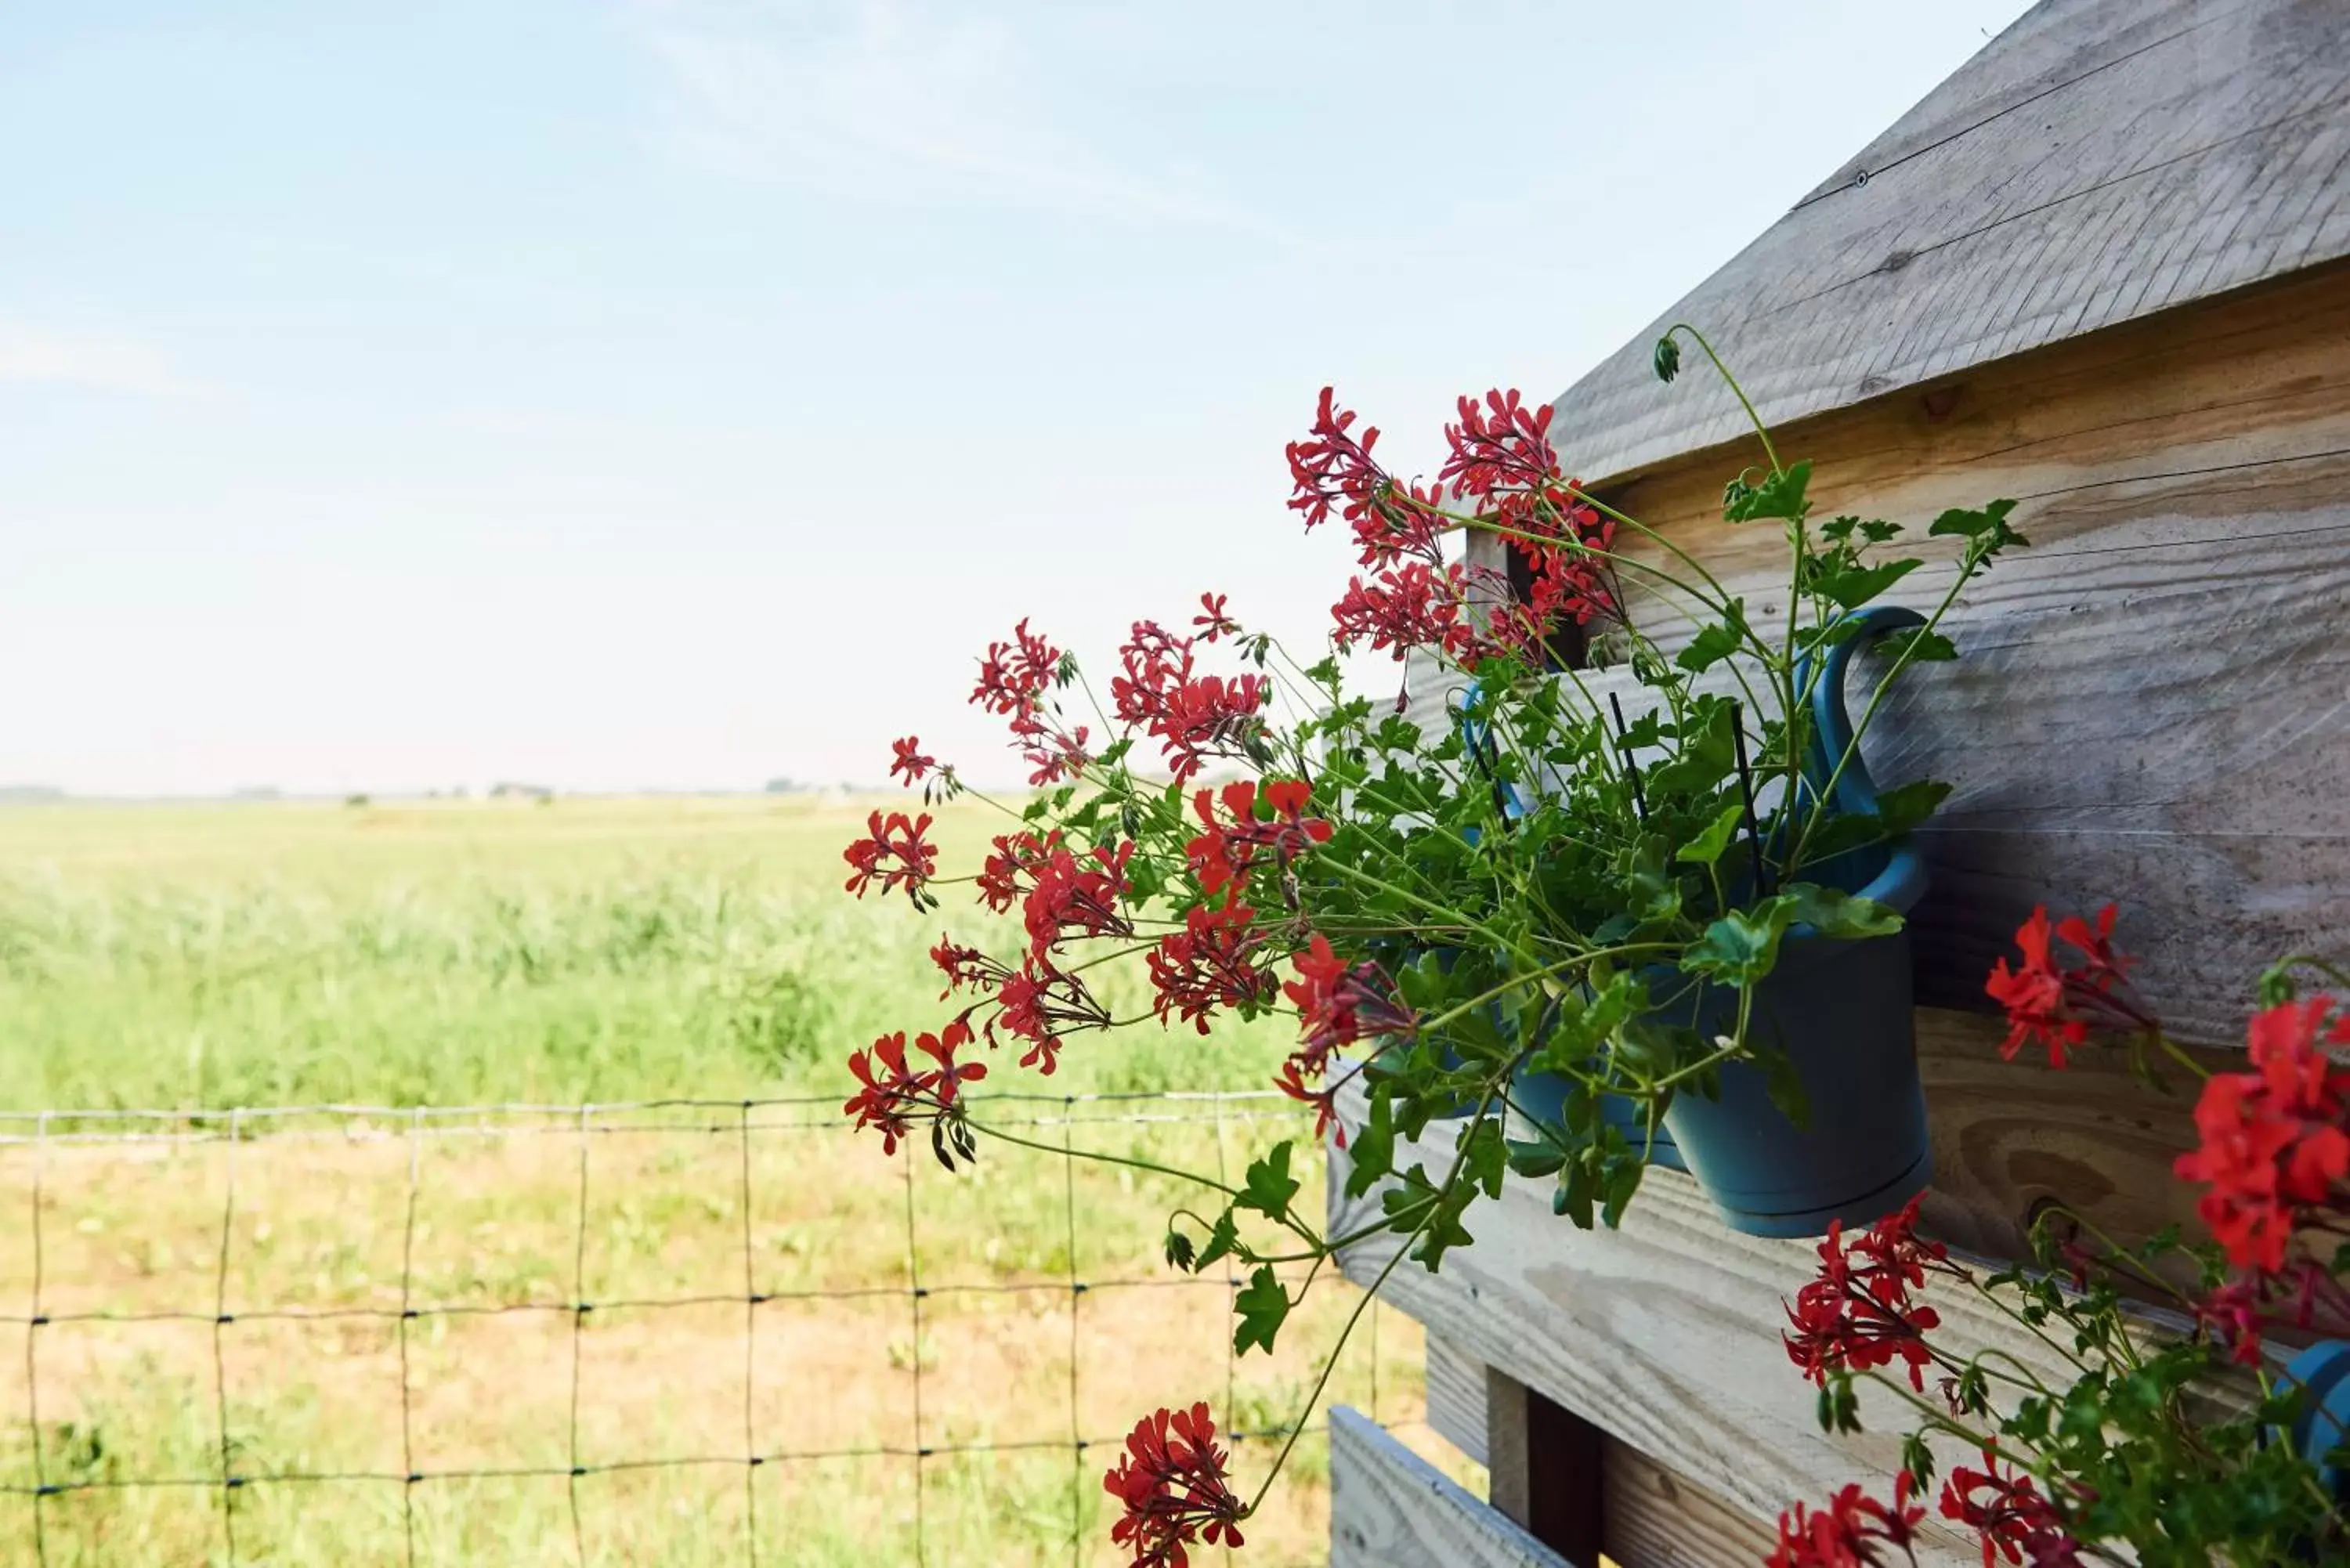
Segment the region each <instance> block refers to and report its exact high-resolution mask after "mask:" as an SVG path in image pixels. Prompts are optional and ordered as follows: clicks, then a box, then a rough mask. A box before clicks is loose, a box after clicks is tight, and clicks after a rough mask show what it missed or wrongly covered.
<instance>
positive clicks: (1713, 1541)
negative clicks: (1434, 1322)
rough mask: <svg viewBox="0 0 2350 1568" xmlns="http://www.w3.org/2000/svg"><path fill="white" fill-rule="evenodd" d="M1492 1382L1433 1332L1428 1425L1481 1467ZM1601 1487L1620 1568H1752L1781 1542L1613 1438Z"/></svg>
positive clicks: (1608, 1549) (1609, 1547) (1607, 1540)
mask: <svg viewBox="0 0 2350 1568" xmlns="http://www.w3.org/2000/svg"><path fill="white" fill-rule="evenodd" d="M1487 1380H1488V1369H1487V1368H1486V1367H1485V1366H1483V1365H1482V1363H1480V1362H1478V1361H1477V1360H1476V1359H1475V1358H1474V1357H1472V1356H1471V1355H1469V1354H1468V1353H1467V1352H1466V1351H1464V1350H1462V1349H1461V1347H1460V1346H1458V1345H1454V1344H1453V1343H1452V1341H1451V1340H1450V1339H1448V1338H1446V1337H1445V1336H1444V1335H1443V1334H1437V1333H1430V1334H1429V1335H1428V1424H1429V1425H1430V1427H1432V1428H1435V1429H1436V1431H1437V1433H1438V1434H1439V1435H1440V1436H1441V1437H1443V1438H1446V1439H1448V1440H1449V1441H1451V1443H1452V1445H1453V1446H1454V1447H1456V1448H1458V1449H1460V1450H1461V1452H1462V1453H1464V1454H1466V1455H1468V1456H1469V1457H1470V1458H1471V1459H1474V1460H1476V1461H1477V1462H1478V1463H1479V1464H1484V1463H1486V1462H1487V1461H1486V1452H1487V1449H1486V1428H1487V1421H1488V1412H1489V1409H1490V1408H1491V1407H1490V1405H1489V1402H1488V1399H1487ZM1508 1381H1509V1382H1510V1384H1511V1386H1514V1387H1517V1388H1520V1389H1523V1385H1522V1384H1517V1383H1516V1382H1515V1380H1514V1379H1510V1380H1508ZM1600 1488H1601V1504H1600V1517H1601V1520H1602V1530H1601V1542H1600V1547H1601V1550H1602V1551H1603V1552H1605V1553H1606V1554H1607V1558H1608V1559H1609V1560H1610V1561H1612V1562H1614V1563H1616V1564H1617V1568H1753V1564H1754V1563H1759V1562H1760V1561H1762V1560H1763V1558H1764V1557H1766V1556H1768V1555H1769V1554H1770V1552H1771V1549H1772V1548H1773V1545H1775V1544H1776V1537H1775V1535H1774V1533H1773V1531H1772V1530H1771V1529H1770V1528H1769V1527H1768V1526H1767V1525H1766V1524H1764V1523H1763V1521H1760V1520H1758V1519H1754V1518H1752V1517H1751V1516H1750V1515H1748V1514H1746V1513H1744V1512H1742V1511H1740V1510H1738V1509H1736V1508H1733V1507H1731V1505H1730V1504H1728V1503H1726V1502H1723V1501H1721V1499H1720V1498H1717V1497H1715V1496H1714V1495H1713V1494H1712V1493H1711V1492H1709V1491H1707V1490H1704V1489H1703V1488H1701V1487H1700V1486H1699V1485H1698V1484H1697V1483H1696V1482H1694V1481H1692V1480H1689V1479H1688V1478H1687V1477H1686V1476H1681V1475H1677V1474H1675V1473H1674V1471H1673V1470H1672V1469H1671V1468H1670V1467H1669V1465H1668V1464H1667V1463H1664V1462H1661V1461H1659V1460H1657V1459H1650V1458H1649V1457H1648V1455H1646V1454H1643V1453H1641V1452H1640V1451H1639V1450H1638V1449H1634V1448H1629V1447H1627V1446H1626V1445H1625V1444H1624V1443H1623V1442H1622V1441H1621V1440H1619V1439H1617V1438H1613V1437H1608V1438H1605V1439H1604V1441H1603V1446H1602V1451H1601V1457H1600Z"/></svg>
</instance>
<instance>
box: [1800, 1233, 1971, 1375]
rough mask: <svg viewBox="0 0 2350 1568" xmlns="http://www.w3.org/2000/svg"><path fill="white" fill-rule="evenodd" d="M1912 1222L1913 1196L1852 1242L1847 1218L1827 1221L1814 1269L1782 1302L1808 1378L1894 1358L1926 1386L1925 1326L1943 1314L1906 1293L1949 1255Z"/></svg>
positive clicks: (1938, 1320) (1930, 1362)
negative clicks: (1792, 1297) (1808, 1279)
mask: <svg viewBox="0 0 2350 1568" xmlns="http://www.w3.org/2000/svg"><path fill="white" fill-rule="evenodd" d="M1917 1224H1918V1199H1914V1198H1913V1199H1910V1200H1909V1202H1908V1207H1906V1208H1904V1209H1903V1210H1901V1212H1900V1213H1898V1214H1892V1215H1887V1217H1886V1218H1884V1219H1882V1220H1878V1221H1877V1223H1876V1224H1875V1225H1872V1226H1871V1227H1869V1229H1868V1230H1867V1231H1864V1232H1863V1233H1862V1234H1860V1235H1859V1236H1856V1237H1855V1238H1854V1239H1853V1240H1852V1241H1851V1242H1850V1243H1849V1245H1847V1244H1846V1241H1845V1239H1844V1222H1843V1221H1842V1220H1831V1221H1829V1224H1828V1233H1827V1236H1826V1238H1825V1240H1824V1241H1821V1242H1820V1272H1819V1275H1818V1277H1817V1278H1815V1279H1814V1280H1812V1281H1811V1282H1808V1283H1807V1284H1805V1285H1804V1288H1803V1289H1802V1290H1800V1291H1797V1292H1796V1293H1795V1302H1794V1305H1793V1306H1789V1307H1787V1308H1786V1313H1787V1320H1788V1322H1789V1323H1790V1324H1793V1325H1794V1330H1795V1332H1794V1334H1782V1335H1780V1341H1781V1343H1782V1344H1783V1345H1786V1347H1787V1358H1788V1359H1789V1360H1791V1361H1793V1362H1794V1364H1795V1365H1796V1366H1800V1367H1802V1368H1803V1370H1804V1377H1805V1378H1807V1379H1808V1380H1810V1381H1811V1382H1814V1383H1816V1384H1818V1385H1820V1386H1822V1387H1824V1388H1825V1386H1827V1380H1828V1375H1829V1374H1830V1373H1831V1372H1837V1371H1842V1370H1844V1369H1846V1368H1847V1367H1858V1368H1867V1367H1872V1366H1890V1365H1891V1364H1892V1363H1893V1362H1894V1361H1896V1360H1899V1361H1902V1362H1904V1363H1906V1364H1908V1368H1909V1386H1911V1387H1913V1388H1916V1389H1918V1390H1919V1391H1921V1392H1922V1391H1923V1390H1924V1388H1925V1386H1926V1368H1927V1367H1929V1366H1932V1365H1933V1362H1934V1356H1933V1352H1932V1351H1930V1350H1929V1349H1928V1348H1927V1345H1926V1331H1927V1330H1928V1329H1932V1328H1939V1327H1940V1326H1941V1324H1942V1319H1941V1314H1939V1313H1937V1312H1936V1311H1935V1310H1934V1309H1933V1308H1932V1307H1929V1306H1922V1305H1918V1304H1915V1303H1912V1302H1911V1301H1910V1300H1909V1293H1910V1292H1911V1291H1912V1290H1914V1289H1917V1288H1919V1287H1921V1286H1923V1285H1924V1284H1925V1282H1926V1269H1927V1266H1928V1265H1929V1264H1944V1263H1945V1262H1946V1260H1947V1258H1948V1256H1949V1254H1948V1253H1947V1252H1946V1251H1944V1250H1943V1248H1942V1245H1941V1243H1940V1242H1939V1241H1919V1240H1918V1237H1917V1234H1916V1230H1917Z"/></svg>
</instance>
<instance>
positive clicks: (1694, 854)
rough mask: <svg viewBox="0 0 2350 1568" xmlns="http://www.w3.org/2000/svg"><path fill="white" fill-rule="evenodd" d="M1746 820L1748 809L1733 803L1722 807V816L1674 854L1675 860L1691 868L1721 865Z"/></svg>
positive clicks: (1740, 804)
mask: <svg viewBox="0 0 2350 1568" xmlns="http://www.w3.org/2000/svg"><path fill="white" fill-rule="evenodd" d="M1745 820H1746V807H1745V806H1744V805H1742V803H1739V802H1736V801H1733V802H1731V804H1730V805H1726V806H1724V807H1722V810H1721V815H1719V816H1717V817H1715V818H1714V819H1713V820H1712V821H1711V822H1710V823H1708V824H1706V827H1705V831H1704V832H1703V833H1700V834H1699V835H1698V836H1696V837H1695V838H1692V839H1690V841H1689V842H1688V843H1687V844H1684V845H1682V846H1680V847H1679V849H1677V850H1675V851H1674V852H1673V858H1674V859H1676V860H1680V861H1686V862H1687V863H1688V864H1690V865H1691V866H1713V865H1718V864H1720V862H1721V857H1722V855H1723V854H1724V852H1726V851H1727V850H1728V849H1729V848H1730V844H1731V839H1733V838H1735V837H1736V836H1738V829H1739V826H1740V825H1742V823H1744V822H1745Z"/></svg>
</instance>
